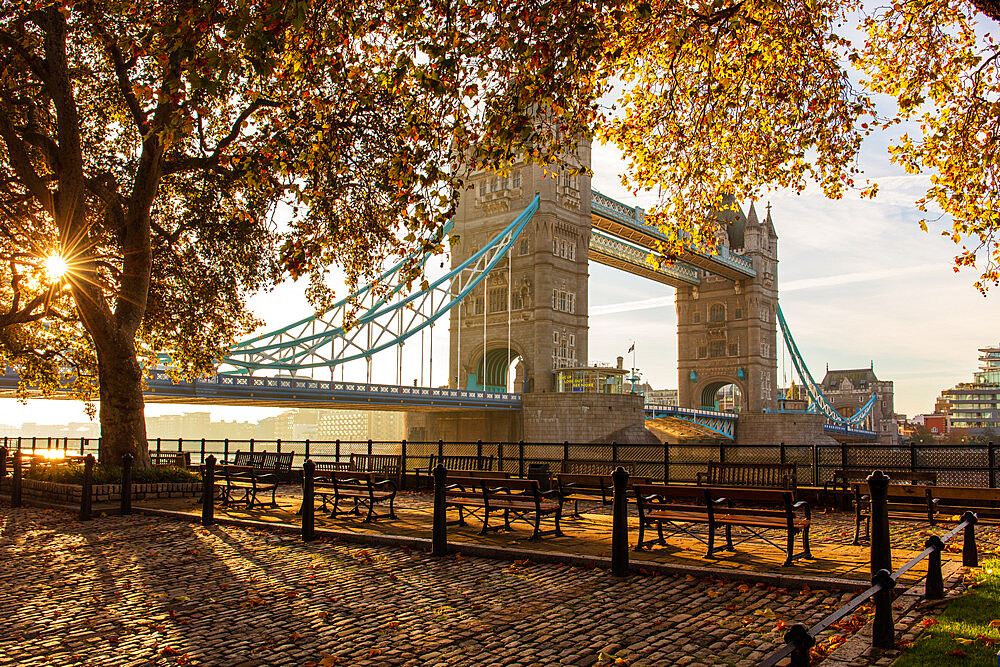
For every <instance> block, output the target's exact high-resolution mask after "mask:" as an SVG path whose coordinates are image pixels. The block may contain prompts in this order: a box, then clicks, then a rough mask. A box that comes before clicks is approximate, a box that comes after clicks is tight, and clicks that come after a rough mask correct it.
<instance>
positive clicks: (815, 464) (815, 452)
mask: <svg viewBox="0 0 1000 667" xmlns="http://www.w3.org/2000/svg"><path fill="white" fill-rule="evenodd" d="M813 486H819V447H817V446H816V443H815V442H814V443H813Z"/></svg>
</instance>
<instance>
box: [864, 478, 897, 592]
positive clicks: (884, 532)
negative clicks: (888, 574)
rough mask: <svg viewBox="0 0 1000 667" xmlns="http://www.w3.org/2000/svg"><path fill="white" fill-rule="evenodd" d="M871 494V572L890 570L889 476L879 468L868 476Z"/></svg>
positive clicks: (873, 573)
mask: <svg viewBox="0 0 1000 667" xmlns="http://www.w3.org/2000/svg"><path fill="white" fill-rule="evenodd" d="M868 489H869V491H868V493H869V494H870V495H871V522H872V524H871V530H872V539H871V561H872V562H871V572H872V575H875V574H876V573H878V572H879V571H881V570H889V571H892V548H891V547H890V545H889V508H888V495H889V477H888V476H887V475H886V474H885V473H884V472H882V471H881V470H876V471H875V472H873V473H872V474H871V475H869V476H868Z"/></svg>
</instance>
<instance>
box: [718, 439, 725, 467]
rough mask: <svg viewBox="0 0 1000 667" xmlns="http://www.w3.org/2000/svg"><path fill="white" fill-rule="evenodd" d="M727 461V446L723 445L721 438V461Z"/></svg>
mask: <svg viewBox="0 0 1000 667" xmlns="http://www.w3.org/2000/svg"><path fill="white" fill-rule="evenodd" d="M725 462H726V446H725V445H723V444H722V441H721V440H720V441H719V463H725Z"/></svg>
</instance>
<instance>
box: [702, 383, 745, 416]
mask: <svg viewBox="0 0 1000 667" xmlns="http://www.w3.org/2000/svg"><path fill="white" fill-rule="evenodd" d="M744 406H745V402H744V398H743V390H742V389H740V386H739V385H738V384H734V383H732V382H713V383H712V384H709V385H707V386H706V387H705V388H704V389H703V390H702V392H701V407H702V408H703V409H705V410H715V411H716V412H742V411H743V408H744Z"/></svg>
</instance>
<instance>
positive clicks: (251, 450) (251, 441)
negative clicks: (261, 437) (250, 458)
mask: <svg viewBox="0 0 1000 667" xmlns="http://www.w3.org/2000/svg"><path fill="white" fill-rule="evenodd" d="M250 453H251V454H253V438H250Z"/></svg>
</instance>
